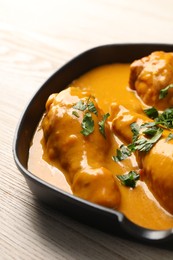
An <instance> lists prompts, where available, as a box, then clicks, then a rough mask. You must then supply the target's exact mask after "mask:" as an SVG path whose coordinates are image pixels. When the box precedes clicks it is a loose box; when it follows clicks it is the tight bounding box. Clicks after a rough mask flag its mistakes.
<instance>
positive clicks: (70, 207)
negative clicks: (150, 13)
mask: <svg viewBox="0 0 173 260" xmlns="http://www.w3.org/2000/svg"><path fill="white" fill-rule="evenodd" d="M156 50H163V51H166V52H173V45H168V44H112V45H105V46H99V47H96V48H93V49H91V50H88V51H86V52H84V53H82V54H80V55H79V56H77V57H76V58H74V59H73V60H71V61H70V62H68V63H67V64H65V65H64V66H63V67H62V68H60V69H59V70H58V71H57V72H55V73H54V74H53V75H52V76H51V77H50V78H49V79H48V80H47V81H46V82H45V83H44V84H43V86H42V87H41V88H40V89H39V90H38V91H37V92H36V94H35V95H34V97H32V99H31V100H30V102H29V104H28V105H27V107H26V109H25V111H24V113H23V115H22V118H21V120H20V122H19V124H18V127H17V129H16V132H15V136H14V143H13V154H14V160H15V163H16V165H17V167H18V169H19V170H20V172H21V173H22V174H23V176H24V177H25V179H26V182H27V184H28V186H29V188H30V189H31V191H32V192H33V193H34V194H35V195H36V196H37V197H38V198H39V199H40V200H42V201H43V202H45V203H48V204H49V205H52V206H53V207H56V208H58V209H59V210H63V212H65V213H66V214H68V215H70V216H72V217H75V218H77V219H78V220H81V221H82V222H86V223H88V224H91V225H93V226H96V227H102V228H103V229H104V230H111V231H112V232H114V233H116V234H120V233H124V234H126V235H127V236H129V237H135V238H137V239H140V240H142V241H147V242H161V243H163V242H166V241H168V240H173V228H172V229H168V230H161V231H155V230H150V229H146V228H142V227H140V226H138V225H136V224H134V223H132V222H131V221H130V220H128V219H127V218H126V217H125V216H124V215H123V214H122V213H120V212H118V211H115V210H111V209H108V208H105V207H102V206H98V205H95V204H93V203H90V202H87V201H85V200H82V199H80V198H78V197H76V196H73V195H71V194H69V193H67V192H65V191H62V190H61V189H58V188H56V187H55V186H52V185H50V184H49V183H46V182H45V181H43V180H41V179H39V178H38V177H37V176H35V175H34V174H32V173H31V172H29V171H28V169H27V161H28V154H29V148H30V144H31V141H32V138H33V135H34V132H35V130H36V127H37V125H38V123H39V121H40V119H41V117H42V115H43V113H44V110H45V103H46V100H47V98H48V97H49V95H50V94H52V93H55V92H59V91H61V90H63V89H64V88H66V87H67V86H68V84H70V83H71V82H72V81H73V80H74V79H76V78H78V77H79V76H81V75H82V74H84V73H85V72H87V71H89V70H91V69H93V68H95V67H97V66H100V65H104V64H111V63H131V62H132V61H134V60H136V59H139V58H141V57H144V56H146V55H149V54H150V53H151V52H153V51H156ZM57 83H58V84H57Z"/></svg>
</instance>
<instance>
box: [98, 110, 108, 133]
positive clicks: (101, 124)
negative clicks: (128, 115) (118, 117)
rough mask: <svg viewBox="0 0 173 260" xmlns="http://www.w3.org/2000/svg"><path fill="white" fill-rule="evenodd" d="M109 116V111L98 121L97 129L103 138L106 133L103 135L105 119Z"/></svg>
mask: <svg viewBox="0 0 173 260" xmlns="http://www.w3.org/2000/svg"><path fill="white" fill-rule="evenodd" d="M109 116H110V114H109V113H107V114H105V115H103V119H102V120H101V121H100V122H99V123H98V124H99V131H100V133H101V134H102V135H103V136H104V137H105V138H106V135H105V122H106V119H107V118H108V117H109Z"/></svg>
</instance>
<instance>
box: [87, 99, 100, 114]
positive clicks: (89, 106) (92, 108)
mask: <svg viewBox="0 0 173 260" xmlns="http://www.w3.org/2000/svg"><path fill="white" fill-rule="evenodd" d="M88 110H89V111H90V112H92V113H94V114H95V115H98V112H97V109H96V107H95V105H94V103H93V102H92V101H91V102H89V103H88Z"/></svg>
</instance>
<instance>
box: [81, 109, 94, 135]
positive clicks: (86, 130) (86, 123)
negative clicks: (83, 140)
mask: <svg viewBox="0 0 173 260" xmlns="http://www.w3.org/2000/svg"><path fill="white" fill-rule="evenodd" d="M81 126H82V130H81V133H82V134H83V135H84V136H88V135H90V134H91V133H93V131H94V120H93V119H92V115H91V113H86V114H85V115H84V118H83V120H82V123H81Z"/></svg>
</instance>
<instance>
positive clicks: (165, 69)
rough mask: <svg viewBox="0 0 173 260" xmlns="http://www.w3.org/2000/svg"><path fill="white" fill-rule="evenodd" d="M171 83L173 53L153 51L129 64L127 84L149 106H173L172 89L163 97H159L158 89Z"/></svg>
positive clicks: (172, 81) (164, 107)
mask: <svg viewBox="0 0 173 260" xmlns="http://www.w3.org/2000/svg"><path fill="white" fill-rule="evenodd" d="M172 83H173V53H166V52H163V51H157V52H153V53H151V54H150V55H149V56H147V57H144V58H142V59H140V60H136V61H134V62H133V63H132V64H131V66H130V78H129V86H130V88H131V89H133V90H136V92H137V94H138V96H139V97H140V98H141V99H142V101H143V102H144V103H145V104H147V105H149V106H154V107H156V108H157V109H159V110H164V109H166V108H168V107H171V106H173V89H169V92H168V95H167V96H166V97H165V98H164V99H159V94H160V90H161V89H164V88H165V87H167V86H168V85H170V84H172Z"/></svg>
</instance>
